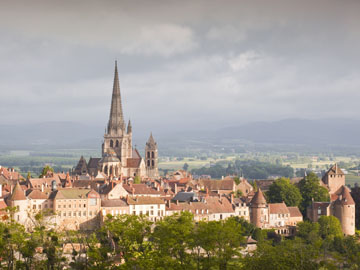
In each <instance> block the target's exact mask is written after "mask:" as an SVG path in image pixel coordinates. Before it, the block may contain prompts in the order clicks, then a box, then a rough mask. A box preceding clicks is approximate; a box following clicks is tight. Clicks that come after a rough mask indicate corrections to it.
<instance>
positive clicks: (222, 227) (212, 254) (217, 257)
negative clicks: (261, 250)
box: [195, 218, 245, 269]
mask: <svg viewBox="0 0 360 270" xmlns="http://www.w3.org/2000/svg"><path fill="white" fill-rule="evenodd" d="M195 239H198V240H197V241H195V242H196V243H197V245H198V246H200V247H201V249H202V250H204V251H205V254H206V256H205V258H204V260H202V266H203V267H202V269H211V266H212V265H217V268H218V269H227V268H228V266H229V265H230V264H232V263H234V258H236V257H239V256H240V253H239V252H240V247H241V244H242V243H244V241H245V239H244V237H243V229H242V227H241V223H240V222H238V221H237V219H235V218H228V219H226V220H220V221H208V222H206V221H200V222H199V224H198V226H197V228H196V232H195Z"/></svg>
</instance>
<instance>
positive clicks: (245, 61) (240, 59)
mask: <svg viewBox="0 0 360 270" xmlns="http://www.w3.org/2000/svg"><path fill="white" fill-rule="evenodd" d="M260 61H261V55H260V54H259V53H257V52H255V51H247V52H244V53H241V54H239V55H237V56H236V57H234V58H232V59H230V60H229V65H230V67H231V69H232V70H233V71H239V70H244V69H246V68H248V67H249V66H251V65H254V64H256V63H259V62H260Z"/></svg>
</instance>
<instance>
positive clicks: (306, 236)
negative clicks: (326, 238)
mask: <svg viewBox="0 0 360 270" xmlns="http://www.w3.org/2000/svg"><path fill="white" fill-rule="evenodd" d="M296 235H297V236H298V237H300V238H302V239H303V240H304V241H305V242H306V243H308V244H314V243H315V242H316V241H317V240H319V239H320V238H319V237H320V225H319V223H317V222H311V221H304V222H300V223H298V224H297V233H296Z"/></svg>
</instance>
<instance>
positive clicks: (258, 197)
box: [251, 188, 266, 205]
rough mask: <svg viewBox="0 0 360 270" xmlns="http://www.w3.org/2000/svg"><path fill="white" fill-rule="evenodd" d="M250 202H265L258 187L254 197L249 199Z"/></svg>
mask: <svg viewBox="0 0 360 270" xmlns="http://www.w3.org/2000/svg"><path fill="white" fill-rule="evenodd" d="M251 204H254V205H256V204H266V199H265V197H264V194H263V192H262V191H261V189H260V188H259V190H258V191H257V192H256V193H255V195H254V197H253V198H252V200H251Z"/></svg>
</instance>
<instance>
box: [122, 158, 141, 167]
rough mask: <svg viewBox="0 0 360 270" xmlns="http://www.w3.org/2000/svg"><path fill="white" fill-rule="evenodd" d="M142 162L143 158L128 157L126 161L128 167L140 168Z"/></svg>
mask: <svg viewBox="0 0 360 270" xmlns="http://www.w3.org/2000/svg"><path fill="white" fill-rule="evenodd" d="M140 164H141V158H128V159H127V161H126V167H127V168H139V166H140Z"/></svg>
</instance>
